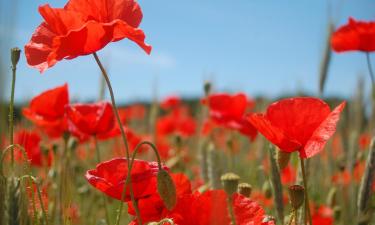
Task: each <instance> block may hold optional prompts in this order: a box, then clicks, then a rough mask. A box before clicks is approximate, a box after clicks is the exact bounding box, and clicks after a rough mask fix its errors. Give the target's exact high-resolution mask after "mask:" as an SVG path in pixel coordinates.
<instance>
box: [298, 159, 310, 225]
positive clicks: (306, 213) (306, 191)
mask: <svg viewBox="0 0 375 225" xmlns="http://www.w3.org/2000/svg"><path fill="white" fill-rule="evenodd" d="M304 161H305V160H304V159H303V158H301V157H300V162H301V172H302V180H303V186H304V188H305V225H306V224H307V218H308V219H309V224H310V225H312V219H311V212H310V204H309V194H308V189H307V177H306V171H305V163H304Z"/></svg>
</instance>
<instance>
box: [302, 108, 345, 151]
mask: <svg viewBox="0 0 375 225" xmlns="http://www.w3.org/2000/svg"><path fill="white" fill-rule="evenodd" d="M345 104H346V103H345V102H343V103H341V104H340V105H338V106H337V107H336V108H335V109H334V110H333V111H332V112H331V113H330V114H329V116H328V117H327V118H326V119H325V120H324V121H323V122H322V123H321V124H320V126H319V127H318V128H317V129H316V130H315V131H314V133H313V135H312V136H311V137H310V139H309V141H308V142H307V143H306V145H305V147H304V148H303V150H301V151H300V156H301V157H302V158H310V157H312V156H314V155H316V154H318V153H319V152H321V151H322V150H323V148H324V146H325V144H326V143H327V141H328V139H329V138H330V137H331V136H332V135H333V134H334V133H335V131H336V124H337V122H338V121H339V119H340V114H341V112H342V110H343V109H344V107H345Z"/></svg>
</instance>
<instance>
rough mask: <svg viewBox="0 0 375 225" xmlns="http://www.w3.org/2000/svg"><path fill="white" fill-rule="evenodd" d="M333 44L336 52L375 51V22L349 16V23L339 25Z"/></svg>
mask: <svg viewBox="0 0 375 225" xmlns="http://www.w3.org/2000/svg"><path fill="white" fill-rule="evenodd" d="M331 45H332V49H333V50H334V51H336V52H346V51H363V52H373V51H375V22H373V21H371V22H365V21H356V20H355V19H353V18H349V22H348V24H346V25H344V26H342V27H339V29H337V31H335V33H334V34H333V35H332V39H331Z"/></svg>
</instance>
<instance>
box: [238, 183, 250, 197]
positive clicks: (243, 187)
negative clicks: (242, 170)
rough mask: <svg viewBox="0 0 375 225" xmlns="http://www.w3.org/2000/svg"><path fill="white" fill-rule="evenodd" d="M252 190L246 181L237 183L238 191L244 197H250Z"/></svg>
mask: <svg viewBox="0 0 375 225" xmlns="http://www.w3.org/2000/svg"><path fill="white" fill-rule="evenodd" d="M252 190H253V187H252V186H251V185H250V184H248V183H240V184H239V185H238V193H240V194H241V195H243V196H245V197H248V198H249V197H250V195H251V191H252Z"/></svg>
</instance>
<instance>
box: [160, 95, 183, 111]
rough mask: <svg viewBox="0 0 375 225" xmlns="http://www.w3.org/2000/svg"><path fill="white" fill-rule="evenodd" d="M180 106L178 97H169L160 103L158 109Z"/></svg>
mask: <svg viewBox="0 0 375 225" xmlns="http://www.w3.org/2000/svg"><path fill="white" fill-rule="evenodd" d="M180 104H181V99H180V97H178V96H169V97H167V98H166V99H164V100H163V101H162V102H161V103H160V107H161V108H162V109H164V110H168V109H173V108H175V107H177V106H179V105H180Z"/></svg>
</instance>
